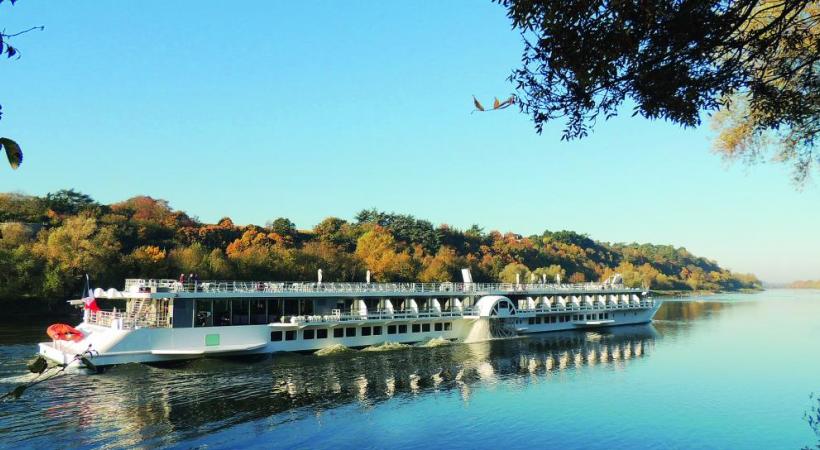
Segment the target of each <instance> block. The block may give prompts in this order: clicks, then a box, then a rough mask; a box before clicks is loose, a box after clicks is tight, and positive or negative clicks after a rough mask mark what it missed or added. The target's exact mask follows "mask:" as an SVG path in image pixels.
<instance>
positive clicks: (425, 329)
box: [421, 323, 430, 333]
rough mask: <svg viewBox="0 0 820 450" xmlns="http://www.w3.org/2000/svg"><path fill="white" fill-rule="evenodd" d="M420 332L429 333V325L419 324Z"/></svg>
mask: <svg viewBox="0 0 820 450" xmlns="http://www.w3.org/2000/svg"><path fill="white" fill-rule="evenodd" d="M421 331H423V332H425V333H426V332H428V331H430V324H429V323H423V324H421Z"/></svg>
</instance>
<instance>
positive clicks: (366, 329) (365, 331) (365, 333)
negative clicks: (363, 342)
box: [362, 327, 370, 336]
mask: <svg viewBox="0 0 820 450" xmlns="http://www.w3.org/2000/svg"><path fill="white" fill-rule="evenodd" d="M362 336H370V327H362Z"/></svg>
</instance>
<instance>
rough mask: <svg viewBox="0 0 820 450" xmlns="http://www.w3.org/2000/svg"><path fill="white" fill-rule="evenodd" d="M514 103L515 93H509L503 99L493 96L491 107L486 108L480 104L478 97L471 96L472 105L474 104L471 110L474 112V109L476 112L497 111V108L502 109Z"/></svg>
mask: <svg viewBox="0 0 820 450" xmlns="http://www.w3.org/2000/svg"><path fill="white" fill-rule="evenodd" d="M514 104H515V95H511V96H510V97H509V98H507V99H506V100H504V101H501V100H499V99H498V97H494V98H493V109H490V110H486V109H484V106H482V105H481V102H479V101H478V99H477V98H475V95H474V96H473V105H475V109H474V110H473V112H476V111H478V112H487V111H497V110H499V109H504V108H507V107H508V106H510V105H514Z"/></svg>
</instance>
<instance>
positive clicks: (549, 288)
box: [123, 278, 643, 298]
mask: <svg viewBox="0 0 820 450" xmlns="http://www.w3.org/2000/svg"><path fill="white" fill-rule="evenodd" d="M642 291H643V289H639V288H629V287H626V286H624V285H623V284H609V283H578V284H551V283H529V284H517V283H454V282H446V283H344V282H343V283H339V282H332V283H325V282H322V283H311V282H298V281H297V282H282V281H198V282H185V283H181V282H179V281H177V280H171V279H137V278H131V279H127V280H125V290H124V292H123V294H125V295H124V296H125V297H127V296H128V295H127V294H149V295H150V297H155V298H158V297H189V298H190V297H299V298H312V297H355V298H361V297H447V296H455V297H458V296H475V295H515V296H522V295H580V294H585V293H590V294H593V293H594V294H608V293H613V294H614V293H639V292H642ZM149 295H146V296H149Z"/></svg>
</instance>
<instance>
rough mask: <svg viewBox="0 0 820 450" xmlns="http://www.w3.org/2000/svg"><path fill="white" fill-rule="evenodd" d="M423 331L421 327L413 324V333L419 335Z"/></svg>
mask: <svg viewBox="0 0 820 450" xmlns="http://www.w3.org/2000/svg"><path fill="white" fill-rule="evenodd" d="M420 331H421V325H419V324H417V323H414V324H413V333H418V332H420Z"/></svg>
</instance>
